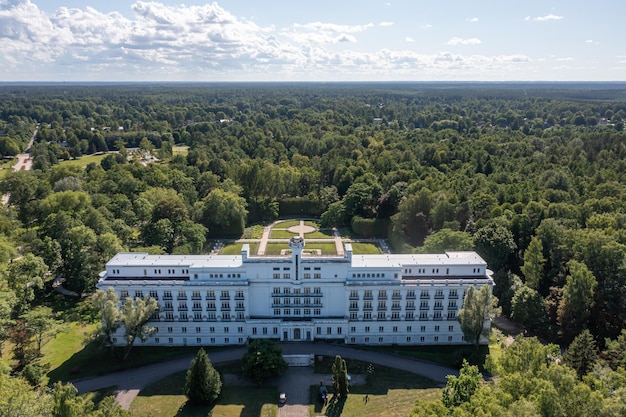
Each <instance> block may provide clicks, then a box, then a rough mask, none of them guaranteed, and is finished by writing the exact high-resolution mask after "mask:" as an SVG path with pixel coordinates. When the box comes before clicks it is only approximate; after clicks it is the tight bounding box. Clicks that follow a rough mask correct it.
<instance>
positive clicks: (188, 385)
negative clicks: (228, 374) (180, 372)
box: [185, 348, 222, 405]
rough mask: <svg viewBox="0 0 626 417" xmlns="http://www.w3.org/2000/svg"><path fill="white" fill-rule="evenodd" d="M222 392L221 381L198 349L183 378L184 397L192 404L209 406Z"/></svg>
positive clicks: (207, 358)
mask: <svg viewBox="0 0 626 417" xmlns="http://www.w3.org/2000/svg"><path fill="white" fill-rule="evenodd" d="M221 392H222V379H221V378H220V374H219V373H218V372H217V371H216V370H215V368H214V367H213V365H212V364H211V361H210V360H209V357H208V356H207V354H206V353H205V352H204V349H202V348H201V349H200V350H199V351H198V354H197V355H196V357H195V359H193V360H192V361H191V366H190V367H189V369H188V370H187V376H186V378H185V396H186V397H187V399H188V400H189V402H190V403H193V404H203V405H205V404H211V403H213V402H214V401H215V400H216V399H217V397H219V395H220V393H221Z"/></svg>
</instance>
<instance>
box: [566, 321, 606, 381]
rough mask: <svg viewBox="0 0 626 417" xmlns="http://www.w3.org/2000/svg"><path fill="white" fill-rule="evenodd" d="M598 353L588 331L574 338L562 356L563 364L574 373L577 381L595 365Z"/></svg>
mask: <svg viewBox="0 0 626 417" xmlns="http://www.w3.org/2000/svg"><path fill="white" fill-rule="evenodd" d="M597 357H598V351H597V347H596V341H595V340H593V336H592V335H591V332H589V329H585V330H583V331H582V332H581V333H580V334H579V335H578V336H576V337H575V338H574V340H573V341H572V343H570V345H569V347H568V348H567V350H566V351H565V354H564V355H563V362H565V364H566V365H569V366H570V367H571V368H573V369H574V370H575V371H576V374H577V375H578V378H579V379H582V377H583V376H585V375H587V374H588V373H589V372H590V371H591V370H592V369H593V366H594V365H595V363H596V359H597Z"/></svg>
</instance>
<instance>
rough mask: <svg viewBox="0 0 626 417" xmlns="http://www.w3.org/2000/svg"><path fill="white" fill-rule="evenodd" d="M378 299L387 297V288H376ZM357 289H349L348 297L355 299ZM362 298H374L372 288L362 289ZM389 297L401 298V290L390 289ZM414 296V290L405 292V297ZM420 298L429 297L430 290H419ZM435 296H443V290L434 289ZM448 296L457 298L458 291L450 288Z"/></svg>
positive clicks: (357, 296) (357, 297) (357, 295)
mask: <svg viewBox="0 0 626 417" xmlns="http://www.w3.org/2000/svg"><path fill="white" fill-rule="evenodd" d="M377 295H378V299H381V298H382V299H387V295H388V291H387V290H378V293H377ZM359 298H360V296H359V291H358V290H350V299H352V300H356V299H359ZM363 298H364V299H367V298H374V291H373V290H364V291H363ZM391 298H392V299H401V298H402V292H401V291H400V290H393V291H391ZM412 298H415V290H407V292H406V299H412ZM420 298H422V299H425V298H430V291H429V290H421V293H420ZM435 298H445V294H444V292H443V290H435ZM448 298H449V299H458V298H459V294H458V291H457V290H456V289H451V290H450V291H448Z"/></svg>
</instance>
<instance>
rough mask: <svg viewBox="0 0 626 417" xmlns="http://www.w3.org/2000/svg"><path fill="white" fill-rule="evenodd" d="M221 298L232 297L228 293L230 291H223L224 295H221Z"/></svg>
mask: <svg viewBox="0 0 626 417" xmlns="http://www.w3.org/2000/svg"><path fill="white" fill-rule="evenodd" d="M220 298H230V294H229V293H228V291H222V295H221V296H220Z"/></svg>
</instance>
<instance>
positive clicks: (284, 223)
mask: <svg viewBox="0 0 626 417" xmlns="http://www.w3.org/2000/svg"><path fill="white" fill-rule="evenodd" d="M298 225H300V220H283V221H279V222H278V223H276V224H275V225H274V227H275V228H278V229H287V228H289V227H291V226H298Z"/></svg>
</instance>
